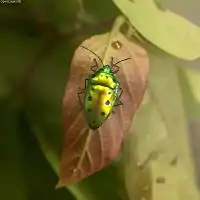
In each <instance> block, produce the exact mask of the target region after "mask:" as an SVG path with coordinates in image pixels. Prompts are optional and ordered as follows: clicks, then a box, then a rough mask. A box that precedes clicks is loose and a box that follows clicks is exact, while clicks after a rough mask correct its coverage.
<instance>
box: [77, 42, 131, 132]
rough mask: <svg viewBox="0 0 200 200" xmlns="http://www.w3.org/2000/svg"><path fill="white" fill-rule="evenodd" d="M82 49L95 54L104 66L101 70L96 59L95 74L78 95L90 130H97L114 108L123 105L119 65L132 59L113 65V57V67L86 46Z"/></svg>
mask: <svg viewBox="0 0 200 200" xmlns="http://www.w3.org/2000/svg"><path fill="white" fill-rule="evenodd" d="M81 47H82V48H84V49H86V50H88V51H90V52H91V53H93V54H94V55H95V56H96V57H97V58H98V59H99V60H100V62H101V64H102V67H100V68H99V67H98V63H97V60H96V59H94V62H95V65H94V66H92V67H91V70H92V71H93V72H94V73H93V74H91V75H89V76H88V77H87V78H86V79H85V88H84V89H81V91H80V92H79V93H78V98H79V101H80V104H81V106H82V107H83V110H84V115H85V119H86V122H87V124H88V126H89V128H90V129H93V130H95V129H98V128H99V127H100V126H101V125H102V124H103V123H104V122H105V121H106V119H107V118H108V117H109V116H110V114H111V112H112V111H113V108H114V107H116V106H120V105H123V103H122V101H121V100H120V99H121V96H122V93H123V89H122V88H120V82H119V80H118V78H117V76H116V73H117V72H118V71H119V66H118V65H117V64H119V63H120V62H122V61H125V60H129V59H130V58H126V59H123V60H120V61H118V62H116V63H113V57H111V65H104V64H103V61H102V60H101V58H100V57H99V56H98V55H97V54H95V53H94V52H93V51H91V50H90V49H88V48H86V47H84V46H81ZM81 94H84V100H83V102H82V101H81V98H80V95H81Z"/></svg>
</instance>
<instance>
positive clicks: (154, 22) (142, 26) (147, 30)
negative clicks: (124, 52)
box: [113, 0, 200, 60]
mask: <svg viewBox="0 0 200 200" xmlns="http://www.w3.org/2000/svg"><path fill="white" fill-rule="evenodd" d="M113 1H114V3H115V4H116V5H117V7H118V8H119V9H120V10H121V11H122V13H123V14H124V15H125V16H126V17H127V18H128V19H129V21H130V23H131V24H132V25H133V26H134V27H135V28H136V29H137V30H138V31H139V32H140V33H141V34H142V36H143V37H145V38H146V39H147V40H149V41H150V42H152V43H153V44H154V45H156V46H157V47H159V48H161V49H162V50H164V51H166V52H168V53H170V54H172V55H174V56H176V57H178V58H182V59H186V60H194V59H196V58H198V57H200V40H199V37H200V28H199V27H198V26H196V25H194V24H192V22H189V21H188V20H186V19H184V18H183V17H181V16H179V15H177V14H175V13H173V12H171V11H170V10H167V9H164V10H163V9H160V8H159V7H158V6H157V4H156V3H155V1H154V0H138V1H128V0H113Z"/></svg>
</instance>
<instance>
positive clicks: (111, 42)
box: [57, 17, 149, 187]
mask: <svg viewBox="0 0 200 200" xmlns="http://www.w3.org/2000/svg"><path fill="white" fill-rule="evenodd" d="M124 22H125V20H124V18H122V17H119V18H118V19H117V20H116V21H115V23H114V26H113V29H112V30H111V32H110V33H106V34H103V35H96V36H93V37H91V38H89V39H88V40H86V41H84V42H83V43H82V44H81V45H82V46H85V47H88V48H89V49H91V50H92V51H94V52H95V53H96V54H98V55H99V56H100V57H101V58H102V60H103V61H104V63H110V61H111V56H113V57H114V62H117V61H119V60H122V59H125V58H127V57H131V59H130V60H128V61H125V62H122V63H120V64H121V65H120V71H119V72H118V74H117V76H118V78H119V80H120V83H121V87H122V88H123V90H124V92H123V95H122V101H123V103H124V105H123V106H119V107H117V108H115V114H111V116H110V117H109V118H108V119H107V121H106V122H105V123H104V124H103V125H102V126H101V127H100V128H99V129H97V130H95V131H93V130H90V129H88V126H87V124H86V121H85V118H84V115H83V110H82V108H81V106H80V105H79V101H78V98H77V92H78V87H81V88H83V87H84V80H85V78H87V77H88V75H90V74H91V73H92V71H91V70H90V67H91V66H92V65H93V64H94V63H93V59H94V58H95V57H94V55H93V54H91V53H90V52H89V51H86V50H85V49H83V48H80V47H79V48H77V50H76V52H75V54H74V57H73V60H72V63H71V72H70V77H69V80H68V84H67V87H66V93H65V96H64V99H63V113H64V138H63V140H64V141H63V142H64V144H63V145H64V146H63V151H62V158H61V165H60V180H59V183H58V185H57V187H62V186H66V185H70V184H74V183H76V182H77V181H80V180H81V179H83V178H85V177H87V176H88V175H91V174H93V173H94V172H96V171H98V170H100V169H102V168H103V167H105V166H106V165H107V164H108V163H109V162H110V161H112V160H113V159H114V158H115V157H116V156H117V155H118V152H119V150H120V147H121V144H122V140H123V138H124V135H125V134H126V133H127V132H128V130H129V128H130V125H131V122H132V119H133V115H134V113H135V111H136V109H137V107H138V106H139V104H140V102H141V100H142V97H143V94H144V91H145V88H146V80H147V75H148V67H149V66H148V65H149V61H148V55H147V52H146V51H145V49H144V48H142V47H141V46H139V45H138V44H135V43H133V42H131V41H129V40H128V39H127V38H126V37H125V36H124V35H122V33H120V31H119V30H120V27H121V26H122V24H123V23H124ZM99 64H100V63H99Z"/></svg>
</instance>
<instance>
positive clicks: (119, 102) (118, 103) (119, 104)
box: [114, 88, 123, 107]
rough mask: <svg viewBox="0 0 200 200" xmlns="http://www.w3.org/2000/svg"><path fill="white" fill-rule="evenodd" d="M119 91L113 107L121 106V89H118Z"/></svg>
mask: <svg viewBox="0 0 200 200" xmlns="http://www.w3.org/2000/svg"><path fill="white" fill-rule="evenodd" d="M120 90H121V92H120V94H119V96H118V97H117V101H118V102H117V103H116V104H115V105H114V107H117V106H121V105H123V102H122V101H121V100H120V99H121V96H122V94H123V89H122V88H120Z"/></svg>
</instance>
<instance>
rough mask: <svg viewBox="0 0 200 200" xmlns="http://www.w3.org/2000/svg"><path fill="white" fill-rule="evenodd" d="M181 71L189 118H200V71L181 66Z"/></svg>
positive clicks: (182, 87) (182, 88) (181, 81)
mask: <svg viewBox="0 0 200 200" xmlns="http://www.w3.org/2000/svg"><path fill="white" fill-rule="evenodd" d="M179 71H180V73H179V76H180V83H181V90H182V93H183V96H184V103H185V108H186V112H187V118H188V119H189V120H195V119H200V90H199V86H200V71H199V70H198V69H188V68H180V69H179Z"/></svg>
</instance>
